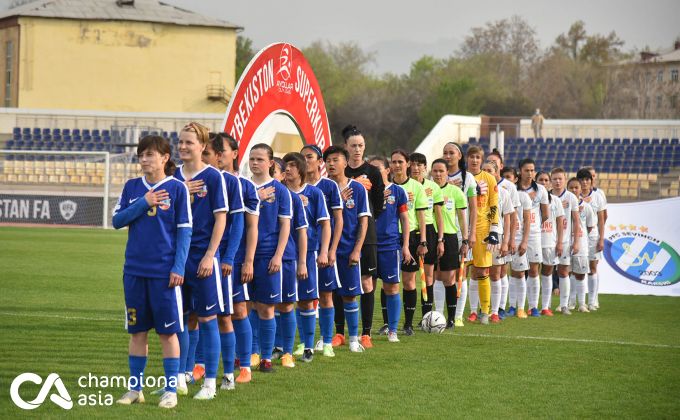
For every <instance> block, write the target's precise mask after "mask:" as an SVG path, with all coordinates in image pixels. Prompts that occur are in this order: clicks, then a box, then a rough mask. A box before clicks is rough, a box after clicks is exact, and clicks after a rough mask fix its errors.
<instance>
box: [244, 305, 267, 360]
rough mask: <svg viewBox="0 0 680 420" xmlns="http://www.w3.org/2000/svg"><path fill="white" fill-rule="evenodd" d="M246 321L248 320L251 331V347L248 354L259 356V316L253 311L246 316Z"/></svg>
mask: <svg viewBox="0 0 680 420" xmlns="http://www.w3.org/2000/svg"><path fill="white" fill-rule="evenodd" d="M248 319H249V320H250V327H251V328H252V331H253V346H252V349H251V351H250V353H251V354H260V316H259V315H258V314H257V311H256V310H255V309H253V310H251V311H250V313H249V314H248ZM270 350H271V349H270Z"/></svg>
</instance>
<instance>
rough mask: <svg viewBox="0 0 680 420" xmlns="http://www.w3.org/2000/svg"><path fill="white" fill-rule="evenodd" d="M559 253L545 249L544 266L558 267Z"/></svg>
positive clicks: (551, 249)
mask: <svg viewBox="0 0 680 420" xmlns="http://www.w3.org/2000/svg"><path fill="white" fill-rule="evenodd" d="M557 262H558V261H557V251H556V250H555V248H543V264H545V265H557Z"/></svg>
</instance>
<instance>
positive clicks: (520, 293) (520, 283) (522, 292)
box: [516, 278, 527, 310]
mask: <svg viewBox="0 0 680 420" xmlns="http://www.w3.org/2000/svg"><path fill="white" fill-rule="evenodd" d="M516 280H517V283H516V284H517V310H520V309H521V310H524V303H525V302H526V300H527V282H526V281H524V278H519V279H516Z"/></svg>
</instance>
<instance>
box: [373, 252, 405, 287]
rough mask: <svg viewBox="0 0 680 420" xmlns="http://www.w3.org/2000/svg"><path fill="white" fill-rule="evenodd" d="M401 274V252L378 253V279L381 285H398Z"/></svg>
mask: <svg viewBox="0 0 680 420" xmlns="http://www.w3.org/2000/svg"><path fill="white" fill-rule="evenodd" d="M400 274H401V252H400V251H399V250H398V249H397V250H394V251H378V278H380V279H381V280H382V281H383V283H392V284H396V283H399V280H400V279H399V277H400Z"/></svg>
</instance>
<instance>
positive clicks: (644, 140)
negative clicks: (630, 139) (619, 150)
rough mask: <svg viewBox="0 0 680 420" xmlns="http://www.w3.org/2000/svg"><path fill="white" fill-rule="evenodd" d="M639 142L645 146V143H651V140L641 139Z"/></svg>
mask: <svg viewBox="0 0 680 420" xmlns="http://www.w3.org/2000/svg"><path fill="white" fill-rule="evenodd" d="M641 144H642V145H643V146H647V145H649V144H651V142H650V141H649V139H642V142H641Z"/></svg>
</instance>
